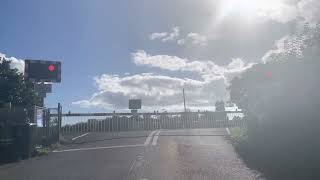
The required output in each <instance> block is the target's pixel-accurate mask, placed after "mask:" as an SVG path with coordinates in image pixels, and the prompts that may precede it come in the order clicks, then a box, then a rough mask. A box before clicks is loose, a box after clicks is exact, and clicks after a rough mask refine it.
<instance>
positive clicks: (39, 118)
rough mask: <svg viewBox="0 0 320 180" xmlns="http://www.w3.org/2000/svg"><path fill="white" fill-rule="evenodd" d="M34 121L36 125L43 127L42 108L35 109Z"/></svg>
mask: <svg viewBox="0 0 320 180" xmlns="http://www.w3.org/2000/svg"><path fill="white" fill-rule="evenodd" d="M36 123H37V126H38V127H43V109H42V108H37V109H36Z"/></svg>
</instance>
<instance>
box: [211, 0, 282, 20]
mask: <svg viewBox="0 0 320 180" xmlns="http://www.w3.org/2000/svg"><path fill="white" fill-rule="evenodd" d="M215 5H216V4H215ZM279 7H281V0H223V1H221V3H220V6H219V14H218V17H217V20H218V21H222V20H223V19H224V18H226V17H228V16H230V15H236V16H237V17H239V18H242V19H243V20H247V21H252V20H255V19H257V18H258V17H261V16H264V15H266V14H268V13H269V12H271V11H276V10H277V8H279Z"/></svg>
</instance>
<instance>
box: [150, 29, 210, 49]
mask: <svg viewBox="0 0 320 180" xmlns="http://www.w3.org/2000/svg"><path fill="white" fill-rule="evenodd" d="M180 36H181V35H180V28H179V27H178V26H176V27H173V28H172V32H155V33H152V34H150V35H149V39H150V40H161V41H162V42H168V41H174V42H176V43H177V44H178V45H186V44H191V45H200V46H205V45H207V43H208V40H209V39H208V37H207V36H206V35H202V34H199V33H194V32H191V33H188V34H187V35H183V37H181V38H180V39H179V37H180Z"/></svg>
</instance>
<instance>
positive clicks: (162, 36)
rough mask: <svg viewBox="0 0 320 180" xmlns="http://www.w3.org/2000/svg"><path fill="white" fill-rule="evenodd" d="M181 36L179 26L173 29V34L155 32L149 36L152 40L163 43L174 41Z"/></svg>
mask: <svg viewBox="0 0 320 180" xmlns="http://www.w3.org/2000/svg"><path fill="white" fill-rule="evenodd" d="M179 35H180V28H179V27H178V26H176V27H173V28H172V32H170V33H169V32H155V33H152V34H151V35H150V36H149V39H150V40H156V39H159V40H161V41H162V42H167V41H173V40H175V39H176V38H177V37H178V36H179Z"/></svg>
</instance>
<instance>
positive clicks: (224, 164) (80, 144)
mask: <svg viewBox="0 0 320 180" xmlns="http://www.w3.org/2000/svg"><path fill="white" fill-rule="evenodd" d="M226 135H227V131H226V129H185V130H156V131H140V132H121V133H89V134H84V135H82V136H80V137H73V144H71V145H67V146H64V147H61V148H59V149H57V150H55V151H54V152H51V153H49V155H48V156H41V157H36V158H31V159H29V160H23V161H20V162H17V163H11V164H7V165H2V166H0V179H3V180H47V179H50V180H51V179H52V180H53V179H59V180H60V179H61V180H113V179H115V180H118V179H120V180H125V179H130V180H179V179H183V180H184V179H186V180H198V179H199V180H206V179H210V180H211V179H213V180H229V179H230V180H231V179H234V180H241V179H245V180H250V179H259V177H260V176H259V174H258V173H257V172H255V171H253V170H250V169H248V168H247V167H246V166H245V164H244V163H243V162H242V161H241V160H240V159H239V158H238V157H237V154H236V153H235V152H234V149H233V147H232V145H231V144H230V143H228V141H227V140H225V136H226Z"/></svg>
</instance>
